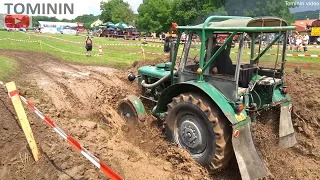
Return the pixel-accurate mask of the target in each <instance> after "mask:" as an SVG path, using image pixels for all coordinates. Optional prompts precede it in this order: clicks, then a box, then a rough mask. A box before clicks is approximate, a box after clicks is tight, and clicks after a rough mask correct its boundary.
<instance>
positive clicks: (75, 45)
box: [0, 31, 320, 73]
mask: <svg viewBox="0 0 320 180" xmlns="http://www.w3.org/2000/svg"><path fill="white" fill-rule="evenodd" d="M0 38H13V39H19V40H31V41H41V42H42V43H41V44H40V42H16V41H10V40H6V41H5V42H4V41H2V43H0V49H15V50H30V51H38V52H45V53H49V54H52V55H55V56H57V57H60V58H62V59H63V60H65V61H68V62H73V63H81V64H94V65H106V66H111V67H117V68H123V67H126V66H128V65H130V64H132V63H133V62H134V61H137V60H142V59H143V57H142V55H141V54H130V53H135V52H141V48H140V47H139V45H140V44H141V43H142V41H134V40H123V39H113V38H99V37H94V38H93V42H94V43H96V45H94V48H93V54H98V45H102V49H103V56H94V57H86V56H85V55H83V54H84V53H85V48H84V39H85V37H83V36H75V35H61V34H35V33H33V32H31V33H21V32H1V31H0ZM97 44H98V45H97ZM119 44H130V45H135V46H119ZM48 45H49V46H48ZM148 45H158V46H163V44H162V43H153V42H148ZM52 47H55V48H52ZM182 47H183V46H180V48H182ZM199 47H200V45H195V48H196V49H199ZM56 48H58V49H56ZM143 49H144V50H145V51H146V52H154V53H162V54H163V48H161V47H148V46H144V47H143ZM64 51H68V52H64ZM237 51H238V47H235V48H232V50H231V52H232V54H231V55H230V57H231V59H232V60H235V59H236V56H237V54H236V53H234V52H237ZM181 52H182V50H179V53H178V54H181ZM244 52H250V49H245V50H244ZM255 52H258V47H257V46H256V47H255ZM79 53H80V54H81V55H80V54H79ZM270 53H277V50H276V46H273V49H272V50H269V51H268V52H267V54H270ZM280 53H281V50H280ZM287 53H288V54H306V53H304V52H290V51H287ZM191 54H192V56H196V55H197V54H199V51H197V50H192V51H191ZM307 54H320V48H309V52H308V53H307ZM163 57H165V55H152V54H146V59H147V60H153V59H155V58H163ZM242 57H243V58H242V59H243V62H248V60H249V59H250V56H249V55H247V54H243V56H242ZM167 58H168V57H167ZM276 58H277V57H276V56H270V55H264V56H263V57H262V58H261V61H260V63H261V64H263V65H267V66H271V67H273V66H274V64H275V61H276ZM286 60H287V63H288V66H287V67H288V68H293V67H295V66H302V67H304V68H305V71H307V72H312V73H314V72H316V71H317V70H318V69H319V66H320V58H316V57H289V56H288V57H286ZM280 61H281V57H280V56H279V60H278V62H280Z"/></svg>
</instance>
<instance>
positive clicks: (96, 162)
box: [0, 81, 123, 180]
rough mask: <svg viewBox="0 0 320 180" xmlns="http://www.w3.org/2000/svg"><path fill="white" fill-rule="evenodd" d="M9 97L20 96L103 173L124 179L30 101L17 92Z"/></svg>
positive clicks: (115, 178) (117, 178)
mask: <svg viewBox="0 0 320 180" xmlns="http://www.w3.org/2000/svg"><path fill="white" fill-rule="evenodd" d="M0 84H1V85H4V86H5V83H4V82H2V81H0ZM8 94H9V97H10V98H12V97H14V96H19V97H20V99H21V100H22V102H23V103H25V104H26V105H27V106H28V107H29V108H30V109H31V110H32V111H33V112H34V113H35V114H36V115H37V116H38V117H40V118H41V119H42V120H43V121H45V122H46V123H47V125H49V127H51V128H52V129H53V130H54V131H55V132H56V133H57V134H59V135H60V136H61V137H62V138H63V139H65V140H66V141H68V142H69V143H70V144H71V145H72V146H73V147H74V148H75V149H76V150H78V152H80V153H81V154H82V155H83V156H84V157H86V158H87V159H88V160H89V161H90V162H91V163H93V164H94V165H95V166H96V167H98V168H99V169H100V170H102V171H103V173H104V174H105V175H107V176H108V177H110V178H111V179H114V180H122V179H123V178H122V177H121V176H120V175H118V174H117V173H116V172H114V171H113V170H112V169H111V168H110V167H108V166H107V165H106V164H105V163H103V162H102V161H101V160H99V159H98V158H97V157H95V156H94V155H92V154H91V153H90V152H89V151H88V150H87V149H85V148H84V147H83V146H81V145H80V143H78V142H77V141H76V140H75V139H74V138H72V137H71V136H69V135H67V134H66V133H65V132H64V131H63V130H62V129H60V128H59V127H58V126H57V125H56V124H55V123H54V122H53V121H52V120H51V119H50V118H48V117H47V116H45V115H44V114H43V113H42V112H41V111H39V109H38V108H37V107H35V106H34V105H33V104H32V103H31V102H30V101H28V100H27V99H26V98H25V97H23V96H21V95H19V92H18V91H17V90H15V91H13V92H9V93H8Z"/></svg>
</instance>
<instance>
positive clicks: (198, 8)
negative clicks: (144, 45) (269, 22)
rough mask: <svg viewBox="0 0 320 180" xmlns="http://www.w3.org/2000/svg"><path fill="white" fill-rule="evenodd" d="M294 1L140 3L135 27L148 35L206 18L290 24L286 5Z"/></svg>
mask: <svg viewBox="0 0 320 180" xmlns="http://www.w3.org/2000/svg"><path fill="white" fill-rule="evenodd" d="M294 1H295V0H196V1H195V0H143V3H142V4H141V5H140V7H139V8H138V16H137V20H136V21H137V27H138V28H139V29H140V30H143V31H147V32H157V33H161V32H167V31H168V30H169V28H170V26H171V22H176V23H177V24H178V25H195V24H200V23H203V22H204V20H205V19H206V18H207V17H208V16H212V15H230V16H250V17H257V16H276V17H280V18H283V19H285V20H287V21H288V22H289V23H291V22H293V15H292V14H291V13H290V10H289V8H293V7H294V6H289V5H288V2H294Z"/></svg>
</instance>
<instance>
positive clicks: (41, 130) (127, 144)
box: [0, 50, 209, 179]
mask: <svg viewBox="0 0 320 180" xmlns="http://www.w3.org/2000/svg"><path fill="white" fill-rule="evenodd" d="M0 53H1V54H2V55H4V56H8V57H11V58H13V59H15V60H16V61H17V63H18V64H19V70H18V73H17V75H16V77H14V78H13V79H12V80H14V81H16V83H17V85H18V87H19V88H20V89H21V91H22V92H23V94H24V95H25V96H26V97H27V98H28V99H30V100H31V101H32V102H34V103H35V104H36V105H37V106H38V107H39V109H40V110H41V111H43V112H45V114H46V115H48V116H49V117H51V118H53V121H54V122H55V123H57V124H58V125H60V127H61V128H62V129H65V130H67V131H66V132H67V133H68V132H69V134H70V135H72V136H74V137H75V138H76V139H79V140H80V143H83V144H84V146H85V147H86V148H87V149H88V150H90V151H92V152H93V153H94V154H95V155H97V156H98V157H101V158H102V159H103V160H104V161H106V162H107V164H108V165H110V166H111V167H112V168H113V169H114V170H115V171H116V172H118V173H120V175H121V176H123V177H125V178H127V179H176V178H188V177H189V178H192V179H202V178H203V177H207V176H209V175H208V174H206V172H205V170H201V169H202V168H201V167H200V166H198V165H196V164H195V163H193V160H192V159H191V157H190V156H186V155H183V154H185V152H184V151H182V150H180V149H178V148H176V147H174V146H173V147H171V145H169V144H168V143H167V142H166V141H165V139H164V138H163V137H162V135H161V129H158V127H157V126H153V125H152V124H153V122H154V119H152V118H151V117H150V121H149V123H147V124H143V125H142V126H143V127H141V128H142V129H141V128H136V127H131V126H128V127H125V128H121V127H124V126H123V124H124V122H123V120H122V119H121V118H120V117H119V116H118V114H117V113H116V112H115V110H114V107H116V106H117V102H118V101H119V99H121V98H123V97H124V96H125V95H126V94H131V93H132V92H133V91H135V89H136V87H137V86H136V84H130V83H127V82H123V80H122V79H126V77H125V76H126V75H127V72H125V71H121V70H117V69H112V68H107V67H98V66H81V65H73V64H72V65H71V64H67V63H65V62H62V61H61V60H60V59H58V58H55V57H53V56H50V55H47V54H42V53H36V52H32V53H30V52H28V51H7V50H0ZM3 97H5V94H3ZM9 104H10V103H8V102H7V103H6V106H10V105H9ZM1 111H5V110H1ZM0 113H1V112H0ZM28 114H29V115H28V116H29V117H31V121H32V122H33V125H32V128H33V130H34V131H35V137H36V139H37V140H38V143H39V146H40V148H41V151H42V152H43V153H42V154H43V156H44V159H42V161H41V162H40V163H35V162H33V161H31V160H29V161H28V162H31V163H32V165H30V166H28V168H27V169H26V168H25V166H24V165H23V166H22V165H21V166H19V167H14V166H11V165H10V163H11V161H10V160H5V161H4V163H5V164H6V167H8V168H7V169H5V170H3V171H0V176H1V172H3V173H4V174H6V173H9V174H10V173H12V172H15V171H16V172H18V173H17V175H18V174H19V176H17V177H21V179H24V178H26V179H34V178H39V177H42V178H44V179H68V178H70V177H69V176H71V177H72V178H73V179H83V178H85V179H87V178H89V179H105V176H104V175H103V174H102V173H101V172H100V171H99V170H98V169H96V168H94V167H93V165H92V164H90V163H89V162H87V160H86V159H85V158H84V157H82V156H81V155H79V154H78V153H77V152H76V151H74V150H73V149H72V148H71V147H70V145H68V144H67V143H65V142H64V141H62V140H61V139H59V137H58V136H57V135H55V134H53V133H52V132H51V130H50V129H49V128H48V127H46V126H44V125H43V123H42V122H41V121H40V120H39V119H38V118H37V117H36V116H34V115H33V114H32V113H28ZM12 118H13V117H12ZM9 125H10V124H9ZM10 126H17V124H11V125H10ZM0 128H1V127H0ZM150 131H151V132H154V133H155V135H154V136H152V137H150V136H149V135H148V134H149V133H150ZM129 132H130V133H129ZM14 133H15V134H18V133H20V135H19V136H18V137H19V142H20V143H18V144H16V145H15V148H17V149H19V148H20V149H21V148H22V149H24V148H25V147H26V144H25V142H24V139H23V137H22V136H21V132H19V131H17V130H14ZM12 137H17V135H16V136H14V135H12ZM8 139H9V138H8ZM10 139H11V140H12V141H13V140H14V139H12V138H10ZM10 139H9V140H10ZM23 142H24V143H23ZM3 144H4V145H5V146H4V147H5V148H3V149H2V150H0V153H7V154H9V157H15V156H16V155H15V154H12V153H10V149H8V148H7V147H8V145H9V144H7V142H3ZM20 144H21V145H22V146H20ZM0 145H1V143H0ZM144 147H151V148H144ZM154 147H157V149H155V148H154ZM21 153H26V151H21ZM28 156H29V159H30V157H31V154H30V153H29V154H28ZM45 157H46V158H45ZM18 158H19V157H18ZM177 160H178V161H179V162H182V163H180V164H179V166H176V165H175V164H173V163H174V162H176V161H177ZM17 168H18V169H17ZM19 168H22V169H19ZM32 168H35V169H42V171H43V172H42V173H34V174H32V172H33V170H32ZM52 168H53V169H52ZM192 169H194V171H195V173H191V172H190V171H191V170H192ZM49 170H50V173H49ZM3 177H5V178H6V179H10V178H12V177H15V176H12V175H4V176H3Z"/></svg>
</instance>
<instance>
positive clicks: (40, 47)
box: [40, 41, 42, 50]
mask: <svg viewBox="0 0 320 180" xmlns="http://www.w3.org/2000/svg"><path fill="white" fill-rule="evenodd" d="M40 48H41V50H42V41H40Z"/></svg>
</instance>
